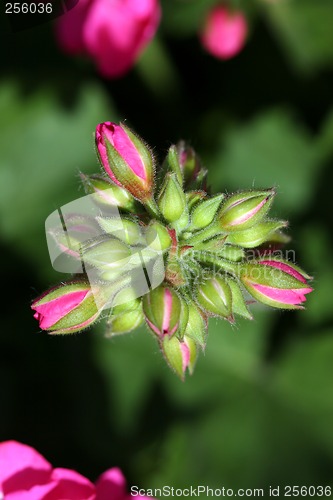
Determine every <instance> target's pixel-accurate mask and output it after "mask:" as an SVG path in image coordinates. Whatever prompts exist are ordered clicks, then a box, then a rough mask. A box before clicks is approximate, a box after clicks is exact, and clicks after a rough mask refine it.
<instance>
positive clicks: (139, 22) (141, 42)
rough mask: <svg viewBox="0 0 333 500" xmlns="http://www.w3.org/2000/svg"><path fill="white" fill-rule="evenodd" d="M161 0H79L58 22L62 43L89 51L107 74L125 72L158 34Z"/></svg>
mask: <svg viewBox="0 0 333 500" xmlns="http://www.w3.org/2000/svg"><path fill="white" fill-rule="evenodd" d="M160 16H161V9H160V5H159V3H158V0H79V2H78V4H77V5H76V6H75V7H74V8H73V9H72V10H70V11H69V12H67V13H66V14H65V15H63V16H62V17H61V18H59V20H58V22H57V25H56V34H57V38H58V40H59V44H60V46H61V47H62V48H63V50H64V51H65V52H68V53H69V54H87V55H89V56H91V57H92V59H93V60H94V61H95V63H96V65H97V68H98V70H99V71H100V73H101V74H102V75H103V76H105V77H107V78H117V77H120V76H123V75H124V74H125V73H126V72H127V71H129V70H130V68H131V67H132V66H133V64H134V63H135V61H136V59H137V58H138V56H139V55H140V53H141V52H142V50H143V49H144V48H145V47H146V45H147V44H148V43H149V42H150V40H151V39H152V38H153V37H154V35H155V33H156V30H157V27H158V24H159V21H160Z"/></svg>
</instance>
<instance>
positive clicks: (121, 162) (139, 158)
mask: <svg viewBox="0 0 333 500" xmlns="http://www.w3.org/2000/svg"><path fill="white" fill-rule="evenodd" d="M96 147H97V152H98V156H99V159H100V161H101V163H102V166H103V167H104V169H105V171H106V173H107V174H108V175H109V176H110V178H111V179H112V180H113V182H115V183H116V184H117V185H118V186H122V187H124V188H125V189H127V190H128V191H129V192H130V193H131V194H132V195H133V196H134V197H135V198H137V199H138V200H140V201H141V202H143V203H144V202H146V201H147V200H150V199H151V198H152V191H153V184H154V168H153V157H152V154H151V152H150V151H149V149H148V148H147V146H146V145H145V144H144V142H143V141H142V140H141V139H140V138H139V137H138V136H136V135H135V134H134V133H133V132H132V131H131V130H130V129H129V128H128V127H126V126H125V125H124V124H121V125H117V124H116V123H111V122H105V123H101V124H99V125H98V126H97V127H96Z"/></svg>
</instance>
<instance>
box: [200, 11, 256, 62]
mask: <svg viewBox="0 0 333 500" xmlns="http://www.w3.org/2000/svg"><path fill="white" fill-rule="evenodd" d="M247 33H248V26H247V21H246V18H245V16H244V14H243V12H241V11H236V10H229V9H228V8H227V7H224V6H217V7H214V8H213V9H212V10H210V11H209V12H208V14H207V17H206V20H205V22H204V25H203V29H202V31H201V33H200V38H201V42H202V45H203V47H204V48H205V49H206V50H207V52H209V53H210V54H212V55H213V56H215V57H217V58H218V59H231V58H232V57H234V56H236V55H237V54H238V53H239V52H240V51H241V50H242V49H243V47H244V45H245V42H246V37H247Z"/></svg>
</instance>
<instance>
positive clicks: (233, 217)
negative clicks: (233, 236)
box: [217, 189, 275, 231]
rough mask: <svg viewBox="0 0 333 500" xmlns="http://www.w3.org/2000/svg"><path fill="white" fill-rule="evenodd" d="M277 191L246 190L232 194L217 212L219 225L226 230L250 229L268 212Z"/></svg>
mask: <svg viewBox="0 0 333 500" xmlns="http://www.w3.org/2000/svg"><path fill="white" fill-rule="evenodd" d="M274 195H275V191H274V190H273V189H269V190H267V191H244V192H241V193H236V194H233V195H231V196H230V197H229V198H228V199H227V200H226V201H225V202H224V203H223V205H222V207H221V208H220V211H219V213H218V214H217V225H218V227H220V228H221V229H223V230H224V231H239V230H241V229H248V228H249V227H252V226H254V225H255V224H257V223H258V222H261V221H262V219H263V218H264V216H265V215H266V214H267V212H268V210H269V208H270V206H271V204H272V201H273V198H274Z"/></svg>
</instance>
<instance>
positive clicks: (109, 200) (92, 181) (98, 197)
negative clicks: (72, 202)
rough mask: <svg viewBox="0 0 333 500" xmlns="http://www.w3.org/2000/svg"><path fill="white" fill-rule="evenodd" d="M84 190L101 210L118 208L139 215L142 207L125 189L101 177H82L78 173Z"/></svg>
mask: <svg viewBox="0 0 333 500" xmlns="http://www.w3.org/2000/svg"><path fill="white" fill-rule="evenodd" d="M80 177H81V180H82V183H83V187H84V190H85V192H86V193H87V194H91V195H92V196H93V200H94V202H95V203H96V204H97V205H98V206H100V207H101V208H102V209H103V210H105V209H108V208H109V207H118V208H119V209H121V210H126V211H127V212H132V213H141V212H142V208H143V207H142V205H140V203H138V202H137V201H136V200H135V198H134V197H133V196H132V195H131V193H129V192H128V191H127V190H126V189H124V188H122V187H121V186H118V185H117V184H114V183H113V182H112V181H111V179H108V178H106V177H103V176H102V175H90V176H89V175H84V174H82V173H80Z"/></svg>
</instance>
